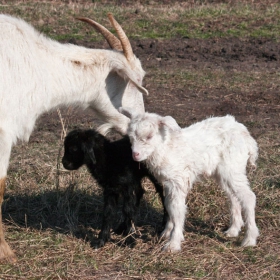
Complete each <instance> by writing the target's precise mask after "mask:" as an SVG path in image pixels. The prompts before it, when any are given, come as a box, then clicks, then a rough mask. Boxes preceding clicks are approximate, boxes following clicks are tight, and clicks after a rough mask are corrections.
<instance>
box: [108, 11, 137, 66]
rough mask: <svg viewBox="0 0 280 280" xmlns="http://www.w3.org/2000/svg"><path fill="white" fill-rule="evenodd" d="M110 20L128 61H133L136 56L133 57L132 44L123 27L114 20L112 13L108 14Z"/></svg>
mask: <svg viewBox="0 0 280 280" xmlns="http://www.w3.org/2000/svg"><path fill="white" fill-rule="evenodd" d="M108 18H109V20H110V22H111V24H112V26H113V27H114V28H115V30H116V32H117V34H118V37H119V39H120V41H121V44H122V48H123V52H124V55H125V57H126V59H127V60H128V61H131V60H132V59H133V58H134V55H133V51H132V47H131V44H130V42H129V40H128V38H127V36H126V34H125V33H124V31H123V29H122V27H121V26H120V25H119V24H118V22H117V21H116V20H115V19H114V17H113V15H112V14H111V13H109V14H108Z"/></svg>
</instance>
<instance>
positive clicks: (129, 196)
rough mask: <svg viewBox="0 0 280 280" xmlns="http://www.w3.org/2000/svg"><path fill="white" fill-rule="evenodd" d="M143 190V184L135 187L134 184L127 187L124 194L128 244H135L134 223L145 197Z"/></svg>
mask: <svg viewBox="0 0 280 280" xmlns="http://www.w3.org/2000/svg"><path fill="white" fill-rule="evenodd" d="M143 193H144V191H143V189H142V187H141V184H138V185H134V187H133V186H132V184H131V185H130V186H128V187H127V189H126V191H125V192H124V193H123V197H124V203H123V214H124V223H123V225H122V226H123V234H124V235H125V236H127V235H129V236H128V238H127V239H126V243H127V244H131V243H133V242H134V236H133V235H134V233H135V231H136V230H135V227H134V221H135V219H136V212H137V207H138V206H139V203H140V200H141V198H142V196H143Z"/></svg>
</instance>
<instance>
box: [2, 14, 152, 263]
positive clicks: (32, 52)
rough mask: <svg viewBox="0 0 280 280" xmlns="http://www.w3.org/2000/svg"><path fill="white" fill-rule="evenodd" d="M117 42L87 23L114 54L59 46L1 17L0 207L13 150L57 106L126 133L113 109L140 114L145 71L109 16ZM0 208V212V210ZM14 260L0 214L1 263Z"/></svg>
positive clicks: (103, 129)
mask: <svg viewBox="0 0 280 280" xmlns="http://www.w3.org/2000/svg"><path fill="white" fill-rule="evenodd" d="M108 17H109V20H110V22H111V24H112V25H113V27H114V28H115V29H116V32H117V34H118V37H119V38H120V40H119V39H118V38H117V37H115V36H114V35H113V34H112V33H111V32H109V31H108V30H107V29H106V28H105V27H103V26H102V25H100V24H98V23H97V22H95V21H93V20H90V19H87V18H79V19H80V20H82V21H85V22H87V23H90V24H91V25H93V27H94V28H95V29H96V30H97V31H98V32H100V33H101V34H102V35H103V36H104V37H105V39H106V40H107V41H108V43H109V44H110V46H111V47H112V48H113V49H114V50H96V49H87V48H84V47H80V46H75V45H71V44H60V43H58V42H55V41H53V40H51V39H49V38H47V37H45V36H44V35H43V34H40V33H39V32H37V31H36V30H35V29H34V28H33V27H32V26H30V25H29V24H28V23H26V22H25V21H23V20H21V19H18V18H14V17H11V16H8V15H0V80H1V82H0V206H1V205H2V201H3V195H4V190H5V181H6V175H7V169H8V164H9V158H10V152H11V148H12V145H13V144H15V143H16V142H17V140H18V139H21V140H26V141H28V139H29V136H30V134H31V132H32V130H33V127H34V124H35V121H36V119H37V118H38V117H39V116H40V115H41V114H42V113H44V112H46V111H48V110H50V109H53V108H55V107H58V106H61V105H71V104H75V105H81V106H82V107H84V108H86V107H90V108H92V109H93V110H94V111H95V112H96V113H97V114H98V116H99V117H100V118H101V120H102V121H103V122H105V124H104V125H103V126H101V128H100V129H99V131H100V132H101V133H102V134H106V132H107V131H108V130H109V129H111V128H114V129H116V130H117V131H119V132H120V133H122V134H124V133H125V132H126V130H127V125H128V123H129V119H128V118H126V117H125V116H124V115H122V114H120V113H119V112H118V110H117V109H116V108H118V107H120V106H130V107H133V108H134V109H135V110H136V111H138V112H144V103H143V95H142V93H147V91H146V89H144V88H143V87H142V86H141V84H142V79H143V77H144V74H145V72H144V70H143V69H142V67H141V63H140V61H139V59H138V58H136V57H135V56H134V54H133V52H132V48H131V45H130V42H129V40H128V38H127V37H126V35H125V33H124V31H123V30H122V28H121V26H120V25H119V24H118V23H117V22H116V21H115V19H114V18H113V16H112V15H111V14H109V15H108ZM0 209H1V207H0ZM3 258H8V259H9V260H11V261H14V260H16V258H15V255H14V253H13V252H12V251H11V249H10V247H9V245H8V244H7V243H6V241H5V239H4V234H3V229H2V213H1V211H0V259H3Z"/></svg>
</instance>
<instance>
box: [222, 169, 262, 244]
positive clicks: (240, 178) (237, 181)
mask: <svg viewBox="0 0 280 280" xmlns="http://www.w3.org/2000/svg"><path fill="white" fill-rule="evenodd" d="M230 178H231V181H230V182H229V183H228V188H227V187H226V188H224V189H225V190H226V192H227V194H228V196H229V198H230V200H231V226H230V228H229V229H228V230H227V231H226V234H227V235H228V236H230V237H235V236H238V233H239V231H240V229H241V227H242V225H243V220H242V215H241V213H242V214H243V215H244V220H245V227H246V233H245V238H244V240H243V241H242V244H241V245H242V246H255V245H256V242H257V237H258V236H259V230H258V228H257V225H256V222H255V206H256V196H255V194H254V193H253V191H252V190H251V189H250V186H249V182H248V179H247V176H246V175H245V174H243V173H241V172H239V173H238V172H236V173H233V174H231V176H230Z"/></svg>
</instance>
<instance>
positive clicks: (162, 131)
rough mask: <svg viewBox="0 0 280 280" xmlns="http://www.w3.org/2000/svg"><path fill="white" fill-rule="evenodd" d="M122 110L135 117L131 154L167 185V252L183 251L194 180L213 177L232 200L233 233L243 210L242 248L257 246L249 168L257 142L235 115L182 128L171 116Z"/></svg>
mask: <svg viewBox="0 0 280 280" xmlns="http://www.w3.org/2000/svg"><path fill="white" fill-rule="evenodd" d="M120 112H122V113H123V114H125V115H126V116H127V117H129V118H130V119H131V122H130V124H129V128H128V135H129V137H130V141H131V144H132V153H133V158H134V160H136V161H144V162H145V163H146V165H147V167H148V168H149V169H150V171H151V172H152V173H153V174H154V176H155V177H156V179H157V180H158V182H159V183H161V184H162V185H163V187H164V193H165V203H164V204H165V207H166V209H167V212H168V214H169V220H168V222H167V224H166V227H165V230H164V231H163V233H162V237H164V238H166V239H168V238H169V242H168V243H167V244H166V245H165V247H164V249H165V250H170V251H179V250H180V249H181V241H182V240H184V236H183V229H184V220H185V214H186V205H185V199H186V197H187V194H188V192H189V191H190V190H191V188H192V186H193V184H194V183H195V181H196V180H197V179H198V178H199V177H202V176H208V177H213V178H215V179H216V180H217V182H218V183H219V184H220V186H221V187H222V188H223V190H224V191H225V192H226V194H227V195H228V197H229V199H230V202H231V225H230V227H229V229H228V230H227V231H226V235H227V236H229V237H236V236H238V234H239V232H240V230H241V227H242V226H243V224H244V223H243V219H242V215H241V213H242V212H243V214H244V220H245V226H246V234H245V238H244V239H243V241H242V246H254V245H256V240H257V237H258V235H259V231H258V228H257V226H256V223H255V204H256V197H255V194H254V193H253V192H252V190H251V189H250V187H249V182H248V179H247V176H246V166H247V162H248V161H249V162H250V164H252V165H253V166H255V161H256V159H257V157H258V147H257V143H256V141H255V140H254V139H253V138H252V137H251V136H250V133H249V132H248V130H247V129H246V127H245V126H244V125H242V124H240V123H238V122H236V121H235V119H234V117H232V116H229V115H228V116H226V117H215V118H214V117H213V118H209V119H206V120H204V121H202V122H198V123H196V124H193V125H191V126H189V127H186V128H183V129H181V128H180V127H179V125H178V124H177V123H176V121H175V120H174V119H173V118H172V117H170V116H167V117H161V116H159V115H157V114H150V113H144V114H138V113H134V112H132V110H131V109H129V108H120Z"/></svg>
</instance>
